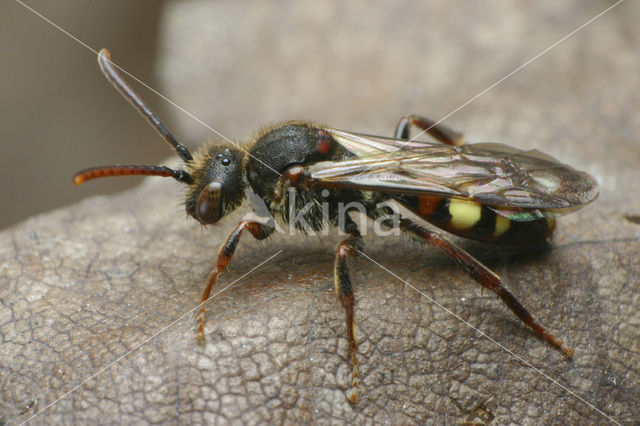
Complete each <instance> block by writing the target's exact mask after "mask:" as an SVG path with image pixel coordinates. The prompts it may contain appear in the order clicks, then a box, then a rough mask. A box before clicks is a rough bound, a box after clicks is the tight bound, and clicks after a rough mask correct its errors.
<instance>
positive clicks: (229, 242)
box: [196, 220, 274, 342]
mask: <svg viewBox="0 0 640 426" xmlns="http://www.w3.org/2000/svg"><path fill="white" fill-rule="evenodd" d="M245 229H246V230H247V231H249V232H250V233H251V235H253V237H254V238H255V239H257V240H264V239H265V238H267V237H268V236H269V235H270V234H271V233H272V232H273V229H274V228H272V227H268V226H265V225H263V224H261V223H260V222H254V221H251V220H243V221H242V222H240V223H239V224H237V225H236V227H235V228H233V231H231V233H230V234H229V236H228V237H227V239H226V240H225V242H224V243H223V244H222V246H220V250H218V260H217V262H216V265H215V266H214V267H213V269H212V270H211V272H210V273H209V282H208V284H207V287H205V289H204V292H203V293H202V298H201V300H200V310H199V311H198V316H197V319H196V322H197V326H198V331H197V333H196V339H197V340H198V341H200V342H202V341H204V307H205V303H206V302H207V300H209V295H210V294H211V289H212V288H213V286H214V285H215V284H216V282H217V281H218V275H220V274H221V273H223V272H224V271H225V269H227V265H228V264H229V262H230V261H231V258H232V257H233V253H234V252H235V251H236V247H237V246H238V242H239V241H240V235H242V231H244V230H245Z"/></svg>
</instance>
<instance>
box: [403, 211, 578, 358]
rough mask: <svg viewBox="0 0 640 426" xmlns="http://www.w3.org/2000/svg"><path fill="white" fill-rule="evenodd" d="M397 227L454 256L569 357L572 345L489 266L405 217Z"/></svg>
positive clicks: (483, 284)
mask: <svg viewBox="0 0 640 426" xmlns="http://www.w3.org/2000/svg"><path fill="white" fill-rule="evenodd" d="M400 228H401V229H402V230H403V231H404V232H406V233H408V234H409V235H411V236H412V237H414V238H415V239H417V240H418V241H423V242H426V243H427V244H430V245H432V246H434V247H438V248H439V249H442V250H443V251H444V252H445V253H446V254H447V256H449V257H450V258H452V259H453V260H455V261H456V262H457V263H458V265H460V266H461V267H462V269H464V270H465V271H466V272H467V273H468V274H469V275H471V277H472V278H473V279H474V280H476V281H477V282H479V283H480V284H481V285H482V286H483V287H485V288H488V289H489V290H491V291H493V292H494V293H495V294H496V295H497V296H498V297H499V298H500V299H502V301H503V302H504V303H505V304H506V305H507V306H508V307H509V309H511V310H512V311H513V313H514V314H516V315H517V316H518V318H520V320H521V321H522V322H523V323H525V324H526V325H528V326H529V327H531V329H532V330H533V331H534V332H535V333H536V334H537V335H538V336H540V337H542V338H543V339H544V340H546V341H547V342H549V343H550V344H552V345H553V346H555V347H556V348H558V349H560V350H561V351H562V352H564V354H565V355H566V356H567V357H569V358H571V357H572V356H573V349H569V348H567V347H565V346H563V345H562V341H561V340H558V339H556V338H555V337H554V336H553V335H552V334H550V333H548V332H547V331H546V330H545V329H544V328H543V327H542V326H541V325H539V324H538V323H536V322H535V321H534V319H533V317H532V316H531V314H529V312H528V311H527V310H526V309H525V307H524V306H522V304H521V303H520V302H519V301H518V299H516V298H515V296H514V295H513V294H511V293H510V292H509V290H507V289H506V288H504V287H503V286H502V281H501V280H500V277H498V276H497V275H496V274H495V273H493V272H492V271H491V270H489V269H488V268H487V267H486V266H484V265H483V264H482V263H480V262H478V261H477V260H476V259H474V258H473V257H472V256H471V255H470V254H469V253H467V252H466V251H464V250H463V249H461V248H460V247H458V246H456V245H455V244H453V243H452V242H450V241H448V240H447V239H445V238H444V237H443V236H441V235H439V234H437V233H435V232H432V231H430V230H428V229H426V228H423V227H422V226H420V225H418V224H416V223H414V222H413V221H411V220H408V219H402V220H401V221H400Z"/></svg>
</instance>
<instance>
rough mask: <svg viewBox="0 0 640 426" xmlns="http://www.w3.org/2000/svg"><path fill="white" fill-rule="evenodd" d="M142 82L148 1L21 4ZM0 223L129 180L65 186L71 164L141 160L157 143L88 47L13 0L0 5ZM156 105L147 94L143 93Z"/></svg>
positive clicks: (149, 43)
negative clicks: (107, 54) (110, 56)
mask: <svg viewBox="0 0 640 426" xmlns="http://www.w3.org/2000/svg"><path fill="white" fill-rule="evenodd" d="M25 4H27V5H28V6H29V7H32V8H33V9H35V10H37V11H38V12H39V13H41V14H42V15H43V16H45V17H47V18H48V19H50V20H51V21H52V22H54V23H56V24H57V25H59V26H60V27H62V28H64V29H65V30H66V31H68V32H70V33H71V34H73V35H74V36H76V37H78V38H79V39H80V40H82V41H83V42H84V43H86V44H88V45H89V46H91V47H92V48H94V49H100V48H101V47H103V46H104V47H109V48H110V49H112V51H113V52H115V55H116V57H117V60H118V61H119V62H120V61H121V63H122V64H126V65H125V66H126V68H127V69H128V70H129V71H130V72H131V73H132V74H134V75H136V76H138V77H139V78H140V79H141V80H142V81H145V82H148V83H149V84H151V85H152V86H155V85H156V80H154V74H153V65H154V58H155V55H156V50H157V48H156V43H157V41H156V40H157V34H158V19H159V16H160V6H161V5H162V2H158V1H148V0H142V1H135V2H131V1H126V0H115V1H109V2H101V1H78V0H61V1H56V2H50V1H43V0H35V1H28V2H25ZM0 11H1V12H0V64H1V65H0V73H1V75H2V78H0V94H1V98H2V102H1V104H0V109H1V112H0V129H2V130H1V132H2V142H1V144H2V150H1V153H0V163H1V170H2V172H1V176H2V179H0V199H1V200H2V210H1V211H2V213H0V228H5V227H7V226H9V225H11V224H14V223H16V222H18V221H20V220H22V219H25V218H27V217H29V216H32V215H35V214H38V213H41V212H45V211H47V210H51V209H53V208H55V207H59V206H63V205H67V204H71V203H73V202H74V201H77V200H79V199H81V198H84V197H87V196H88V195H89V194H94V193H108V192H115V191H118V190H122V189H124V188H127V187H131V186H132V185H133V184H135V183H136V182H139V181H137V179H133V181H131V180H129V181H128V180H127V179H112V180H109V179H106V180H104V181H102V182H96V185H92V186H91V187H89V186H86V185H85V186H84V187H74V185H73V184H72V182H71V176H72V175H73V173H74V172H75V171H77V170H78V169H81V168H84V167H88V166H92V165H100V164H107V163H113V162H122V163H128V162H131V163H136V162H142V163H150V164H154V163H156V162H158V161H160V160H161V159H163V158H166V157H167V154H168V152H167V150H166V149H165V150H163V148H164V147H163V146H162V144H161V143H159V140H155V139H153V133H152V132H151V131H149V129H146V128H145V127H144V126H141V125H140V124H141V123H140V118H139V117H138V116H137V114H135V113H134V112H133V110H132V109H131V108H130V107H128V105H127V104H126V103H125V102H123V101H122V100H121V99H118V97H117V96H113V93H114V92H113V89H112V88H111V87H110V86H109V84H107V83H106V80H105V79H104V78H103V77H102V75H101V74H100V72H99V71H98V68H97V65H96V61H95V55H94V54H93V53H92V52H90V51H89V50H88V49H86V48H84V47H82V46H81V45H80V44H78V43H77V42H76V41H74V40H72V39H71V38H70V37H68V36H66V35H65V34H63V33H62V32H61V31H60V30H58V29H56V28H54V27H53V26H51V25H50V24H48V23H47V22H45V21H44V20H43V19H42V18H40V17H38V16H37V15H35V14H34V13H33V12H31V11H29V10H27V9H26V8H25V7H24V6H22V5H20V4H19V3H18V2H15V1H5V2H2V5H1V6H0ZM145 95H147V94H145ZM145 98H148V99H147V100H148V101H149V103H150V104H151V105H152V107H153V108H155V109H157V110H159V111H158V112H159V113H162V112H163V111H164V108H165V105H164V103H163V102H160V101H158V98H157V97H152V96H148V95H147V96H145Z"/></svg>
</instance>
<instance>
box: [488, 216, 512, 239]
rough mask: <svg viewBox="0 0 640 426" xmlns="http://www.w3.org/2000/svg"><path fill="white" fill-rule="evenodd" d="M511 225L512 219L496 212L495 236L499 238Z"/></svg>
mask: <svg viewBox="0 0 640 426" xmlns="http://www.w3.org/2000/svg"><path fill="white" fill-rule="evenodd" d="M510 227H511V221H510V220H509V219H507V218H506V217H504V216H500V215H499V214H496V229H495V230H494V231H493V235H492V237H493V238H498V237H499V236H500V235H502V234H504V233H505V232H507V231H508V230H509V228H510Z"/></svg>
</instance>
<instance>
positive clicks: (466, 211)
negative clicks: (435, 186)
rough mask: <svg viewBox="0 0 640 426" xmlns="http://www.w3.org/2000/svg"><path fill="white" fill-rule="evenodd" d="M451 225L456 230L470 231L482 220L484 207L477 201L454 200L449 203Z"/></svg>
mask: <svg viewBox="0 0 640 426" xmlns="http://www.w3.org/2000/svg"><path fill="white" fill-rule="evenodd" d="M449 214H450V215H451V222H450V225H451V226H452V227H454V228H456V229H469V228H471V227H472V226H473V225H475V224H476V223H478V221H479V220H480V216H481V214H482V205H481V204H480V203H476V202H475V201H469V200H460V199H457V198H452V199H451V200H450V201H449Z"/></svg>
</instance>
